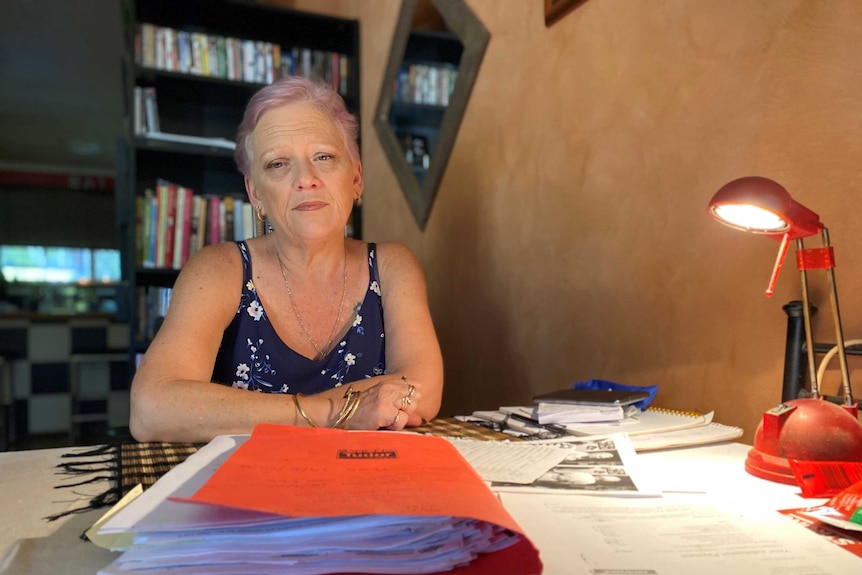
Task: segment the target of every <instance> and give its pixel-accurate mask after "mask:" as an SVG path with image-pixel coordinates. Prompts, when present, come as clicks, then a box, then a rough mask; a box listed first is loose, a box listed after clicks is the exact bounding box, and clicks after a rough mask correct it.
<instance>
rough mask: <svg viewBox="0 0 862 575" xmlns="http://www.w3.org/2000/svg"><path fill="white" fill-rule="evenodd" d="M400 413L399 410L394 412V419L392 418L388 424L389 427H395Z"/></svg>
mask: <svg viewBox="0 0 862 575" xmlns="http://www.w3.org/2000/svg"><path fill="white" fill-rule="evenodd" d="M400 415H401V410H398V413H396V414H395V419H393V420H392V423H390V424H389V427H395V426H396V425H398V417H399V416H400Z"/></svg>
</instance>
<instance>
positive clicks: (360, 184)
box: [353, 162, 365, 202]
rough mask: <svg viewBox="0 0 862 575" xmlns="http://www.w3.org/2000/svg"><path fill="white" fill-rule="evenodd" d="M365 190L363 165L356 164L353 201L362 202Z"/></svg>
mask: <svg viewBox="0 0 862 575" xmlns="http://www.w3.org/2000/svg"><path fill="white" fill-rule="evenodd" d="M364 189H365V180H363V179H362V163H361V162H356V168H355V169H354V171H353V201H354V202H361V201H362V191H363V190H364Z"/></svg>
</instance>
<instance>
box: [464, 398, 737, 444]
mask: <svg viewBox="0 0 862 575" xmlns="http://www.w3.org/2000/svg"><path fill="white" fill-rule="evenodd" d="M536 409H537V408H536V407H501V408H500V409H498V410H495V411H475V412H473V414H472V416H467V417H461V418H460V419H462V420H465V421H472V422H474V423H477V424H478V425H485V426H488V427H492V428H493V429H495V430H497V431H501V432H503V433H507V434H509V435H512V436H515V437H518V438H520V439H523V440H528V441H538V442H554V441H558V440H560V439H565V438H566V437H569V436H571V435H575V436H579V437H604V436H607V435H613V434H617V433H625V434H627V435H628V436H629V437H630V438H631V440H632V445H634V448H635V450H636V451H649V450H654V449H667V448H671V447H685V446H691V445H704V444H708V443H717V442H720V441H731V440H733V439H736V438H738V437H740V436H742V434H743V430H742V429H741V428H739V427H735V426H729V425H722V424H719V423H715V422H713V421H712V418H713V412H711V411H710V412H709V413H704V414H702V413H695V412H690V411H678V410H669V409H663V408H656V407H650V408H649V409H647V410H646V411H639V410H637V409H636V408H631V407H630V408H627V411H626V412H625V417H624V418H623V419H620V420H616V421H598V422H582V423H571V422H570V423H547V424H540V423H539V421H538V413H537V411H536Z"/></svg>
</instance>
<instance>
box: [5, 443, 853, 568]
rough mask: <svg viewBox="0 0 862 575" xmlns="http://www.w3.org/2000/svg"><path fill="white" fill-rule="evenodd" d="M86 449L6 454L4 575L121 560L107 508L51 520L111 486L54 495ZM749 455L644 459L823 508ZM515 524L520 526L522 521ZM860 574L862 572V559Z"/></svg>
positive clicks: (660, 471) (771, 501)
mask: <svg viewBox="0 0 862 575" xmlns="http://www.w3.org/2000/svg"><path fill="white" fill-rule="evenodd" d="M85 449H86V448H63V449H46V450H34V451H20V452H5V453H0V574H3V575H9V574H15V575H18V574H27V575H39V574H43V573H44V574H46V575H47V574H51V575H53V574H63V575H76V574H82V575H84V574H87V575H94V574H95V573H96V572H97V571H98V570H99V569H100V568H102V567H105V566H106V565H108V564H109V563H110V562H111V561H112V560H113V558H114V557H115V556H116V555H117V554H116V553H111V552H109V551H106V550H103V549H100V548H98V547H96V546H95V545H93V544H92V543H90V542H89V541H84V540H82V539H81V534H82V533H83V532H84V531H86V530H87V529H88V528H89V527H90V526H91V525H92V524H93V523H94V522H95V521H96V520H97V519H98V518H99V517H100V516H101V515H102V514H103V513H104V512H105V511H106V509H101V510H95V511H88V512H85V513H81V514H76V515H71V516H67V517H64V518H61V519H58V520H57V521H54V522H47V521H45V520H44V518H45V517H47V516H49V515H53V514H56V513H58V512H61V511H63V510H65V509H71V508H77V507H81V506H83V505H85V504H86V501H87V500H88V499H89V497H91V496H92V495H95V494H98V493H100V492H102V491H104V490H105V489H106V488H107V487H108V483H107V482H99V483H95V484H92V485H85V486H81V487H75V488H71V489H54V487H55V486H56V485H59V484H62V483H64V482H65V483H71V482H75V481H76V479H75V478H68V477H64V476H60V475H57V474H56V472H57V469H56V468H55V466H56V464H57V463H58V462H59V461H60V455H61V454H63V453H69V452H70V451H76V450H78V451H83V450H85ZM748 449H749V448H748V447H747V446H744V445H741V444H736V443H721V444H715V445H711V446H703V447H697V448H686V449H675V450H666V451H660V452H652V453H642V454H640V458H639V459H641V460H642V462H643V463H644V464H646V465H647V466H648V467H649V469H650V471H651V472H653V473H654V474H655V476H656V478H657V480H658V481H659V484H660V486H661V487H662V488H663V489H666V490H671V491H680V490H683V491H684V490H686V489H690V490H694V491H705V492H708V493H709V494H710V495H711V496H716V497H718V498H720V499H721V500H725V501H728V502H733V504H738V505H755V506H757V507H758V508H761V509H762V508H764V507H767V508H770V509H787V508H796V507H805V506H811V505H816V504H818V503H820V502H822V500H811V499H803V498H802V497H801V495H800V494H799V489H798V488H797V487H795V486H790V485H781V484H777V483H773V482H769V481H765V480H762V479H758V478H756V477H753V476H751V475H749V474H747V473H746V472H745V470H744V467H743V462H744V460H745V455H746V453H747V451H748ZM741 486H742V487H741ZM576 497H577V496H576ZM515 520H516V521H518V520H519V518H518V516H517V515H515ZM527 535H528V536H529V537H530V538H531V540H532V541H533V542H534V544H535V545H536V546H537V547H538V548H539V550H540V551H541V549H542V541H541V539H536V537H535V536H534V534H532V533H527ZM859 573H862V560H860V569H859ZM551 575H555V574H551Z"/></svg>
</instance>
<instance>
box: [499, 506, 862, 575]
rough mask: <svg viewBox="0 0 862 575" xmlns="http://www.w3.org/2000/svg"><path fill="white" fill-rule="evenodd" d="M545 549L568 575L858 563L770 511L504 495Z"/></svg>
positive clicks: (707, 573) (818, 568)
mask: <svg viewBox="0 0 862 575" xmlns="http://www.w3.org/2000/svg"><path fill="white" fill-rule="evenodd" d="M500 496H501V499H502V501H503V503H504V505H505V506H506V509H508V510H509V511H510V512H511V513H512V515H513V516H514V517H515V518H516V519H517V521H518V522H519V523H520V525H522V526H523V527H524V529H525V530H526V531H527V533H529V534H530V538H531V539H532V540H533V541H534V542H535V543H536V545H537V546H538V547H539V549H541V550H542V557H543V560H544V563H545V572H546V573H566V574H570V575H580V574H583V575H590V574H595V573H603V574H608V575H617V574H631V573H637V574H639V575H691V574H692V573H697V574H698V575H727V574H729V573H745V574H746V575H782V574H783V575H786V574H791V573H792V574H805V575H858V574H859V573H860V572H862V566H860V565H862V564H860V560H859V558H858V557H856V556H855V555H853V554H852V553H848V552H847V551H845V550H843V549H841V548H840V547H839V546H837V545H833V544H832V543H830V542H829V541H827V540H825V539H824V538H822V537H820V536H819V535H817V534H816V533H813V532H811V531H809V530H807V529H803V528H800V527H799V525H797V524H795V523H794V522H793V521H792V520H791V519H789V518H787V517H785V516H783V515H782V514H780V513H777V512H775V511H771V510H770V511H766V512H750V513H740V512H739V511H738V510H736V511H733V512H730V511H724V510H723V509H722V508H720V507H719V506H718V505H717V504H715V503H711V502H698V503H689V502H688V501H691V499H688V500H686V499H685V498H684V497H683V496H681V497H678V498H674V500H673V501H669V500H668V499H666V498H662V499H630V500H627V501H626V503H625V504H621V503H620V501H619V500H618V499H616V500H615V499H605V498H596V497H591V498H587V497H565V496H544V497H541V498H537V497H535V496H530V495H527V494H521V493H501V494H500Z"/></svg>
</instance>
